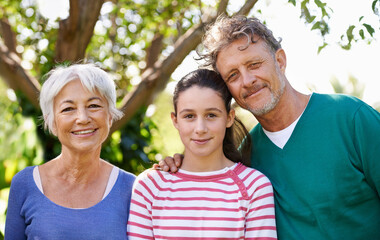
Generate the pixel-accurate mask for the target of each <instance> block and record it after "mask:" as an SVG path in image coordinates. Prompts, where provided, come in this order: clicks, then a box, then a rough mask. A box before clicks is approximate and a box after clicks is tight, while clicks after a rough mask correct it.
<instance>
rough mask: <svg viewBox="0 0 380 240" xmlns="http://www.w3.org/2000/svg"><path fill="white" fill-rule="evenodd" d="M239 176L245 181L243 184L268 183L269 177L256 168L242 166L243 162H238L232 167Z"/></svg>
mask: <svg viewBox="0 0 380 240" xmlns="http://www.w3.org/2000/svg"><path fill="white" fill-rule="evenodd" d="M234 171H235V172H236V174H237V175H238V176H239V178H240V179H241V180H242V181H244V182H245V185H248V186H249V185H255V184H260V185H261V184H270V185H271V183H270V180H269V178H268V177H267V176H266V175H265V174H263V173H262V172H260V171H259V170H257V169H254V168H251V167H247V166H244V165H243V164H239V165H238V166H236V168H235V169H234Z"/></svg>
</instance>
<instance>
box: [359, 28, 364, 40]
mask: <svg viewBox="0 0 380 240" xmlns="http://www.w3.org/2000/svg"><path fill="white" fill-rule="evenodd" d="M359 35H360V37H361V38H362V39H363V40H364V38H365V37H364V31H363V29H360V30H359Z"/></svg>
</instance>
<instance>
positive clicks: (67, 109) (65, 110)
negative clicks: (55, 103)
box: [61, 107, 74, 112]
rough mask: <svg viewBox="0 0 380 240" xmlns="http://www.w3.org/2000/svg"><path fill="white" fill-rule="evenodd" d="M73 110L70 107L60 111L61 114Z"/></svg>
mask: <svg viewBox="0 0 380 240" xmlns="http://www.w3.org/2000/svg"><path fill="white" fill-rule="evenodd" d="M73 109H74V108H72V107H66V108H64V109H62V111H61V112H69V111H72V110H73Z"/></svg>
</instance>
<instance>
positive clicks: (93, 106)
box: [89, 104, 100, 108]
mask: <svg viewBox="0 0 380 240" xmlns="http://www.w3.org/2000/svg"><path fill="white" fill-rule="evenodd" d="M89 108H100V105H98V104H91V105H90V106H89Z"/></svg>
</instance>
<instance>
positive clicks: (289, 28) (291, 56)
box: [39, 0, 380, 105]
mask: <svg viewBox="0 0 380 240" xmlns="http://www.w3.org/2000/svg"><path fill="white" fill-rule="evenodd" d="M208 1H210V2H212V1H215V0H208ZM372 1H373V0H361V1H357V0H325V2H327V3H328V6H330V7H331V8H332V9H333V13H332V14H331V19H330V20H329V23H330V34H329V36H328V38H327V40H328V42H329V45H328V46H327V47H325V48H324V49H323V50H322V52H321V53H319V54H318V47H319V46H320V45H321V42H322V40H321V39H322V38H321V36H320V35H318V32H317V31H311V30H310V28H311V26H307V25H305V23H304V22H303V20H301V19H300V17H299V16H300V7H299V6H297V7H294V6H293V5H291V4H289V3H288V1H287V0H282V1H279V0H277V1H273V0H272V1H271V0H259V1H258V2H257V4H256V5H255V7H254V11H253V13H255V12H256V11H255V9H261V14H260V15H258V16H257V17H258V18H259V19H260V20H265V21H266V24H267V26H268V27H269V28H270V29H271V30H272V31H273V33H274V35H275V36H276V37H281V38H282V47H283V49H284V50H285V52H286V55H287V70H286V75H287V78H288V80H289V81H290V83H291V84H292V85H293V87H294V88H296V89H297V90H298V91H300V92H303V93H310V90H309V86H314V88H315V91H317V92H320V93H333V92H334V91H333V88H332V86H331V84H330V80H331V78H333V77H335V78H337V79H338V80H339V81H340V82H342V83H347V82H348V78H349V76H350V75H351V76H353V77H355V78H357V79H358V80H359V82H361V83H363V84H364V85H365V90H364V95H363V100H364V101H366V102H367V103H369V104H371V105H374V104H375V103H377V102H380V75H379V71H378V68H379V60H378V55H379V53H380V28H379V26H380V19H379V17H378V16H376V15H374V14H373V13H372V10H371V3H372ZM39 2H40V4H41V6H42V8H41V10H42V13H43V14H44V15H46V16H50V17H54V16H56V15H59V16H60V17H61V18H65V17H66V16H67V8H68V0H59V1H57V0H55V1H50V0H39ZM53 2H54V4H53ZM231 2H233V3H234V4H233V5H232V6H230V10H232V11H234V10H235V9H238V8H239V7H240V6H241V5H242V4H243V2H244V1H243V0H233V1H231ZM57 10H61V11H57ZM360 16H365V17H364V18H363V22H366V23H369V24H371V25H372V26H373V27H374V28H375V29H376V32H375V35H374V38H375V40H374V41H372V43H371V44H370V45H368V44H367V43H365V42H363V41H362V42H358V43H353V46H352V48H351V50H349V51H347V50H343V49H342V48H341V47H340V46H339V45H338V44H337V43H336V42H337V41H338V40H339V39H340V35H341V34H343V33H344V32H345V30H346V29H347V28H348V26H349V25H351V24H357V22H358V19H359V17H360ZM376 39H377V40H376ZM194 57H196V54H195V52H192V53H191V54H190V55H189V56H188V57H187V58H186V59H185V60H184V61H183V62H182V64H181V65H180V66H179V67H178V68H177V69H176V71H175V72H174V73H173V75H172V78H173V79H175V80H179V79H180V78H181V77H182V76H184V75H185V74H187V73H188V72H190V71H192V70H195V69H196V68H197V67H198V63H197V62H196V61H195V60H194ZM174 85H175V83H172V84H169V85H168V87H167V90H168V91H170V92H172V89H173V86H174Z"/></svg>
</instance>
